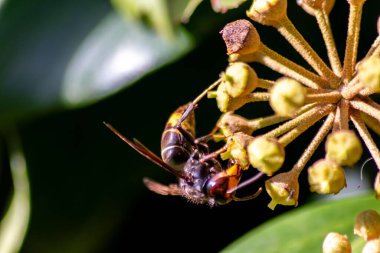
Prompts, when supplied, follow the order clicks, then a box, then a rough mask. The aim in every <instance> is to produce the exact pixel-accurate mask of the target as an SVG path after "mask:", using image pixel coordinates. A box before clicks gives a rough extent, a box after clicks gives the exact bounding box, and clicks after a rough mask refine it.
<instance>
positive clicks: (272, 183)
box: [265, 171, 299, 210]
mask: <svg viewBox="0 0 380 253" xmlns="http://www.w3.org/2000/svg"><path fill="white" fill-rule="evenodd" d="M265 189H266V191H267V193H268V194H269V196H270V197H271V198H272V200H271V202H270V203H269V204H268V207H269V208H270V209H272V210H274V208H275V207H276V205H284V206H297V205H298V194H299V184H298V175H297V174H296V173H294V172H292V171H289V172H285V173H280V174H277V175H276V176H274V177H272V178H270V179H268V180H267V181H266V182H265Z"/></svg>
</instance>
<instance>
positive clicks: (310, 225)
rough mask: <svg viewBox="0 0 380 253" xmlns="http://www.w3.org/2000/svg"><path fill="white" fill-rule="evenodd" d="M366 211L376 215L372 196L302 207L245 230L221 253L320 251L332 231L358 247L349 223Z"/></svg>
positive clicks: (376, 201)
mask: <svg viewBox="0 0 380 253" xmlns="http://www.w3.org/2000/svg"><path fill="white" fill-rule="evenodd" d="M366 209H374V210H377V211H378V212H380V203H379V201H378V200H376V199H375V198H374V196H373V194H371V195H363V196H359V197H350V198H346V199H342V200H337V201H329V202H316V203H313V204H309V205H305V206H303V207H299V208H297V209H295V210H293V211H289V212H288V213H286V214H283V215H281V216H279V217H277V218H274V219H272V220H270V221H268V222H266V223H264V224H262V225H261V226H259V227H257V228H255V229H253V230H251V231H249V232H248V233H246V234H245V235H243V236H242V237H240V238H239V239H237V240H236V241H234V242H233V243H231V244H230V245H228V246H227V247H226V248H225V249H224V250H223V251H222V252H223V253H243V252H260V253H272V252H282V253H287V252H289V253H290V252H292V253H296V252H300V253H301V252H308V253H312V252H321V250H322V248H321V247H322V242H323V239H324V237H325V235H326V234H327V233H328V232H332V231H335V232H338V233H341V234H345V235H347V236H348V238H349V239H350V241H351V242H352V243H353V246H354V247H355V248H359V247H360V246H361V245H362V242H361V239H360V238H357V236H355V235H354V234H353V224H354V220H355V216H356V215H357V214H358V213H359V212H361V211H364V210H366Z"/></svg>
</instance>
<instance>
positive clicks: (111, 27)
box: [61, 12, 194, 107]
mask: <svg viewBox="0 0 380 253" xmlns="http://www.w3.org/2000/svg"><path fill="white" fill-rule="evenodd" d="M193 46H194V43H193V39H192V37H191V35H190V34H189V33H188V32H187V31H186V30H185V29H184V28H183V27H179V28H178V30H177V33H176V39H175V40H173V41H168V40H165V39H164V38H162V37H160V36H159V35H158V34H157V33H155V32H154V31H153V30H151V29H149V28H148V27H146V26H144V24H142V23H136V22H135V21H132V20H129V21H128V20H125V19H123V18H121V17H120V16H119V15H118V14H117V13H116V12H112V13H110V14H109V15H108V16H107V17H106V18H104V20H102V21H101V22H100V24H99V25H98V26H97V27H96V29H95V30H94V31H93V32H92V33H91V34H90V35H89V36H88V37H87V38H86V39H85V40H84V41H83V43H82V44H81V45H80V47H79V48H78V50H77V52H76V53H75V54H74V56H73V57H72V60H71V61H70V63H69V65H68V67H67V70H66V73H65V76H64V81H63V86H62V93H61V94H62V102H63V104H64V105H65V106H66V107H80V106H86V105H89V104H91V103H94V102H96V101H99V100H100V99H104V98H106V97H108V96H110V95H113V94H115V93H117V92H118V91H120V90H122V89H124V88H126V87H128V86H130V85H132V84H134V83H136V81H138V80H139V79H141V78H142V77H144V76H145V75H147V74H149V73H152V72H153V71H156V70H158V69H159V68H161V67H163V66H165V65H167V64H169V63H171V62H174V61H175V60H176V59H179V58H180V57H181V56H183V55H185V54H186V53H187V52H189V51H190V50H191V49H192V48H193ZM144 57H145V58H144Z"/></svg>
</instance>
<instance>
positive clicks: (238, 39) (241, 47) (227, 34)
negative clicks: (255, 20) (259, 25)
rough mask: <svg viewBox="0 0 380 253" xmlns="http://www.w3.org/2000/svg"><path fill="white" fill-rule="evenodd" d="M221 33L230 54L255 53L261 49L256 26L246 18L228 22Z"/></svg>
mask: <svg viewBox="0 0 380 253" xmlns="http://www.w3.org/2000/svg"><path fill="white" fill-rule="evenodd" d="M220 33H221V34H222V38H223V40H224V43H225V44H226V47H227V54H229V55H230V54H241V55H243V54H250V53H254V52H256V51H257V50H258V49H259V46H260V44H261V41H260V36H259V33H258V32H257V30H256V28H255V27H254V26H253V25H252V24H251V22H249V21H248V20H245V19H239V20H236V21H234V22H231V23H228V24H227V25H226V26H224V28H223V29H222V31H221V32H220Z"/></svg>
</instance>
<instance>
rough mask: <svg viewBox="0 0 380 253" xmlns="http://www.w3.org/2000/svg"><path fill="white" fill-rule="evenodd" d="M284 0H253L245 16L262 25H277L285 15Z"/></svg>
mask: <svg viewBox="0 0 380 253" xmlns="http://www.w3.org/2000/svg"><path fill="white" fill-rule="evenodd" d="M287 4H288V3H287V1H286V0H255V1H253V4H252V5H251V8H249V10H248V11H247V16H248V17H250V18H251V19H253V20H254V21H256V22H258V23H260V24H263V25H271V26H274V25H277V24H279V23H280V22H281V20H283V19H284V18H285V17H286V8H287Z"/></svg>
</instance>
